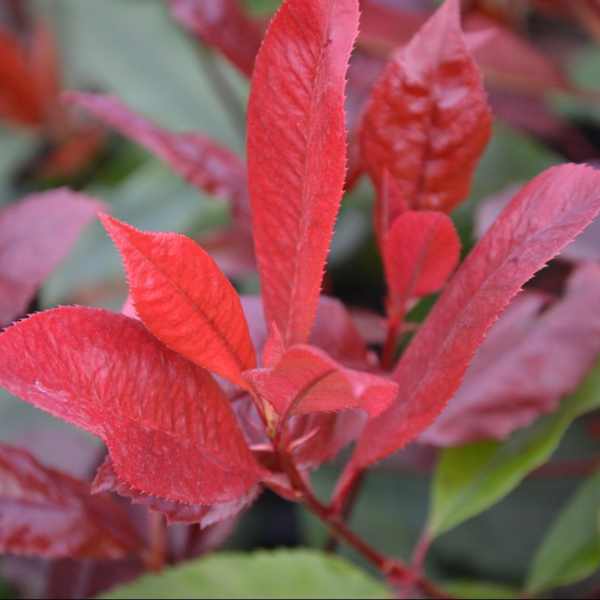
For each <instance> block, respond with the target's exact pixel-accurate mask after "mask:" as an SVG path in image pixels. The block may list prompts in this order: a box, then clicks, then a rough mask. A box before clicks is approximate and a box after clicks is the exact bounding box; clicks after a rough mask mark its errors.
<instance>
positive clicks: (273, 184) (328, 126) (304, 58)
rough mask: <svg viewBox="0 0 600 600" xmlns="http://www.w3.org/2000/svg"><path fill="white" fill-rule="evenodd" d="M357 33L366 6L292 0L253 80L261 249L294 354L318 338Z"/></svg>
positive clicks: (269, 312)
mask: <svg viewBox="0 0 600 600" xmlns="http://www.w3.org/2000/svg"><path fill="white" fill-rule="evenodd" d="M357 27H358V1H357V0H313V1H311V2H306V1H303V0H288V1H287V2H285V3H284V4H283V5H282V6H281V8H280V9H279V11H278V12H277V14H276V16H275V17H274V19H273V21H272V24H271V26H270V28H269V30H268V32H267V34H266V37H265V40H264V42H263V45H262V46H261V50H260V52H259V55H258V57H257V59H256V64H255V68H254V74H253V77H252V86H251V90H250V99H249V104H248V172H249V189H250V199H251V205H252V223H253V232H254V241H255V245H256V252H257V259H258V266H259V273H260V277H261V283H262V294H263V299H264V305H265V313H266V318H267V322H268V323H271V322H275V324H276V325H277V327H278V328H279V330H280V331H281V334H282V336H283V339H284V341H285V344H286V347H290V346H292V345H294V344H296V343H302V342H305V341H306V340H307V339H308V335H309V331H310V328H311V325H312V322H313V319H314V314H315V310H316V307H317V302H318V298H319V292H320V287H321V280H322V278H323V270H324V266H325V259H326V257H327V253H328V250H329V244H330V242H331V236H332V233H333V225H334V222H335V218H336V215H337V213H338V209H339V205H340V200H341V197H342V189H343V185H344V174H345V165H346V134H345V127H344V87H345V76H346V70H347V65H348V58H349V55H350V51H351V49H352V45H353V43H354V40H355V38H356V34H357Z"/></svg>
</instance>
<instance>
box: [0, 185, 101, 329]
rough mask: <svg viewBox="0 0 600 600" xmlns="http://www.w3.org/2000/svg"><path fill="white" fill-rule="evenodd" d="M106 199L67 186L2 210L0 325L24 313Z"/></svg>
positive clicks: (0, 224)
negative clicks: (40, 287)
mask: <svg viewBox="0 0 600 600" xmlns="http://www.w3.org/2000/svg"><path fill="white" fill-rule="evenodd" d="M103 208H105V206H104V204H102V203H101V202H99V201H97V200H92V199H90V198H88V197H86V196H84V195H83V194H78V193H76V192H72V191H70V190H67V189H58V190H52V191H50V192H43V193H39V194H32V195H31V196H28V197H27V198H24V199H23V200H20V201H19V202H16V203H15V204H12V205H10V206H9V207H8V208H5V209H4V210H3V211H2V212H0V326H2V325H8V324H9V323H10V321H11V320H12V319H14V318H15V317H18V316H20V315H22V314H24V313H25V311H26V309H27V305H28V304H29V302H30V300H31V298H32V297H33V295H34V294H35V291H36V289H37V288H38V286H39V285H40V284H41V283H42V282H43V280H44V279H45V278H46V277H47V276H48V275H50V273H51V272H52V271H53V270H54V269H55V268H56V267H57V266H58V263H59V262H60V261H61V260H62V259H63V258H64V256H65V255H66V254H67V251H68V250H69V248H70V247H71V246H72V245H73V243H74V242H75V240H76V239H77V237H78V236H79V234H80V233H81V231H82V230H83V228H84V227H85V226H86V225H87V224H88V223H89V221H90V220H91V219H92V218H93V217H94V216H95V214H96V212H97V211H98V210H101V209H103Z"/></svg>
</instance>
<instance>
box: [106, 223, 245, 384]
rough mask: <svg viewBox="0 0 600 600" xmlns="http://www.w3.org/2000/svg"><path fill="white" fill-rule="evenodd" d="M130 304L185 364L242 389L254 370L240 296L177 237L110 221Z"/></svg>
mask: <svg viewBox="0 0 600 600" xmlns="http://www.w3.org/2000/svg"><path fill="white" fill-rule="evenodd" d="M102 222H103V223H104V225H105V227H106V229H107V230H108V232H109V233H110V235H111V236H112V238H113V240H114V242H115V244H116V245H117V247H118V248H119V251H120V252H121V255H122V257H123V262H124V264H125V269H126V271H127V277H128V281H129V287H130V293H131V296H132V299H133V304H134V306H135V309H136V311H137V314H138V315H139V317H140V319H141V320H142V321H143V322H144V325H146V327H147V328H148V329H149V330H150V331H151V332H152V333H153V334H154V335H155V336H156V337H157V338H159V339H160V340H161V341H162V342H164V343H165V344H166V345H167V346H169V348H172V349H173V350H175V351H176V352H178V353H179V354H181V355H182V356H185V357H186V358H187V359H188V360H191V361H192V362H194V363H196V364H197V365H200V366H201V367H204V368H205V369H208V370H209V371H212V372H213V373H216V374H217V375H220V376H221V377H225V378H226V379H229V380H230V381H232V382H233V383H236V384H238V385H241V386H242V387H243V386H245V385H246V382H245V380H244V379H243V378H242V376H241V373H242V371H246V370H248V369H253V368H254V367H256V355H255V352H254V348H253V347H252V341H251V339H250V333H249V331H248V325H247V323H246V319H245V317H244V312H243V310H242V305H241V303H240V299H239V298H238V295H237V293H236V291H235V289H234V288H233V286H232V285H231V283H229V281H228V280H227V278H226V277H225V276H224V275H223V274H222V273H221V271H220V270H219V268H218V267H217V265H216V264H215V262H214V260H213V259H212V258H211V257H210V256H209V255H208V254H207V253H206V252H204V250H202V248H200V246H198V244H196V243H195V242H194V241H193V240H191V239H189V238H187V237H185V236H183V235H179V234H176V233H144V232H141V231H138V230H137V229H134V228H133V227H130V226H129V225H126V224H125V223H121V222H119V221H117V220H116V219H113V218H111V217H108V216H103V217H102Z"/></svg>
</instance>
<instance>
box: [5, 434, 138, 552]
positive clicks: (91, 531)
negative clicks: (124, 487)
mask: <svg viewBox="0 0 600 600" xmlns="http://www.w3.org/2000/svg"><path fill="white" fill-rule="evenodd" d="M140 545H141V542H140V540H139V539H138V538H137V536H136V534H135V532H134V531H133V530H132V529H131V526H130V525H129V523H128V522H127V518H126V516H125V514H123V513H122V512H121V511H120V510H119V508H118V506H117V505H116V504H115V503H114V502H113V501H112V500H111V499H110V498H109V497H107V496H90V488H89V485H88V484H87V483H85V482H83V481H81V480H78V479H74V478H73V477H71V476H69V475H65V474H64V473H61V472H59V471H55V470H54V469H48V468H46V467H43V466H42V465H41V464H40V463H38V462H37V461H36V460H35V459H34V458H33V457H32V456H31V455H30V454H28V453H27V452H25V451H24V450H17V449H16V448H11V447H10V446H4V445H0V551H1V552H3V553H12V554H21V555H25V556H43V557H48V558H64V557H72V558H79V559H115V558H120V557H122V556H126V555H127V554H131V553H133V552H136V551H137V550H139V549H140Z"/></svg>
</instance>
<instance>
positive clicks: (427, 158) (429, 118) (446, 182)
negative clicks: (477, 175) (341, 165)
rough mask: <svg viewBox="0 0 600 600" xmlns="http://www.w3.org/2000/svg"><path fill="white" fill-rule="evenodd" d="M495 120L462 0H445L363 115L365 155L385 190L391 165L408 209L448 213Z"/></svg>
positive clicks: (465, 189)
mask: <svg viewBox="0 0 600 600" xmlns="http://www.w3.org/2000/svg"><path fill="white" fill-rule="evenodd" d="M491 125H492V118H491V115H490V111H489V108H488V105H487V101H486V96H485V92H484V89H483V84H482V79H481V75H480V73H479V71H478V70H477V66H476V64H475V62H474V60H473V58H472V57H471V55H470V53H469V50H468V47H467V43H466V41H465V38H464V35H463V33H462V31H461V28H460V15H459V3H458V0H446V2H445V4H444V5H443V6H442V7H441V8H440V9H439V10H438V11H437V12H436V13H435V15H434V16H433V17H432V18H431V19H430V20H429V21H428V22H427V23H426V24H425V25H424V27H423V28H422V29H421V30H420V32H419V33H418V34H417V35H416V36H415V37H414V38H413V40H412V41H411V42H410V44H409V45H408V46H406V47H404V48H401V49H400V50H398V51H397V52H396V53H395V54H394V55H393V56H392V58H391V60H390V62H389V64H388V66H387V67H386V69H385V71H384V73H383V75H382V77H381V79H380V80H379V82H378V84H377V85H376V87H375V89H374V91H373V94H372V97H371V100H370V102H369V105H368V106H367V109H366V111H365V115H364V119H363V125H362V140H361V146H362V158H363V161H364V164H365V165H366V168H367V170H368V172H369V174H370V176H371V178H372V179H373V181H374V183H375V185H376V187H377V189H378V191H379V193H381V189H382V178H383V174H384V172H385V170H386V169H387V170H388V171H389V172H390V174H391V175H392V177H393V179H394V181H395V183H396V185H397V186H398V189H399V190H400V193H401V195H402V197H403V198H404V199H405V201H406V203H407V204H408V205H409V207H410V208H412V209H414V210H417V209H429V210H441V211H444V212H450V211H451V210H452V209H453V208H454V207H455V206H456V205H457V204H459V203H461V202H462V201H463V200H465V199H466V198H467V196H468V194H469V188H470V185H471V180H472V177H473V172H474V170H475V167H476V165H477V162H478V160H479V158H480V156H481V154H482V153H483V150H484V149H485V147H486V145H487V142H488V140H489V139H490V136H491Z"/></svg>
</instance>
